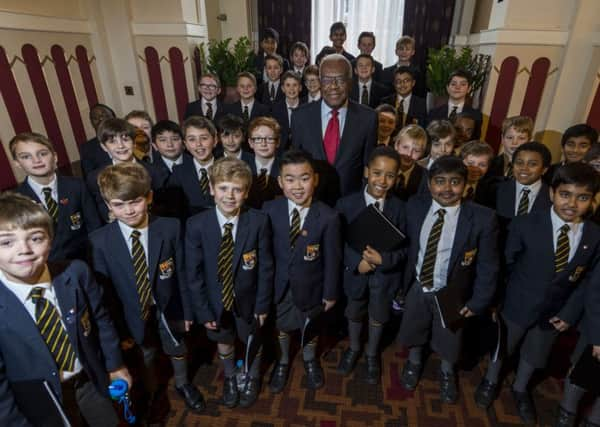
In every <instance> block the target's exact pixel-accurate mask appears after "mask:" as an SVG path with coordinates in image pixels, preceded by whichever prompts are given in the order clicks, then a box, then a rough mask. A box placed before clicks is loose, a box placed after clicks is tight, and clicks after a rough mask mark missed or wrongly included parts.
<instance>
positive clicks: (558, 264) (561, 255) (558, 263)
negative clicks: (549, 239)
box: [554, 224, 571, 273]
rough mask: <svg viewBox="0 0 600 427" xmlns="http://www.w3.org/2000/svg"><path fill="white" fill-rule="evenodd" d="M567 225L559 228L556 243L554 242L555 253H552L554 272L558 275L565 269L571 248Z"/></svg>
mask: <svg viewBox="0 0 600 427" xmlns="http://www.w3.org/2000/svg"><path fill="white" fill-rule="evenodd" d="M570 229H571V227H569V224H565V225H563V226H562V227H560V229H559V230H560V234H559V235H558V241H557V242H556V252H555V253H554V272H555V273H560V272H561V271H563V270H564V269H565V267H566V266H567V264H568V262H569V251H570V250H571V247H570V245H569V234H568V233H569V230H570Z"/></svg>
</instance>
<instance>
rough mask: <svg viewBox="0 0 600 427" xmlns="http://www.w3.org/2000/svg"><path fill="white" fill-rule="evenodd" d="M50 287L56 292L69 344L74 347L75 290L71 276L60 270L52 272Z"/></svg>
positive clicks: (75, 324) (75, 340) (75, 319)
mask: <svg viewBox="0 0 600 427" xmlns="http://www.w3.org/2000/svg"><path fill="white" fill-rule="evenodd" d="M50 273H51V276H52V288H53V289H54V293H55V294H56V299H57V301H58V305H59V307H60V312H61V314H62V319H63V323H64V325H65V327H66V329H67V333H68V335H69V337H70V338H71V339H70V341H71V344H73V347H74V348H75V347H76V346H77V343H78V340H77V312H78V310H77V290H76V288H75V286H73V285H72V284H71V283H70V282H71V277H70V276H69V275H67V274H64V273H63V272H62V271H58V272H56V273H55V272H53V271H52V269H51V270H50Z"/></svg>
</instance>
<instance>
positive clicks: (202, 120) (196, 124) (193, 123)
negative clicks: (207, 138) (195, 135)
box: [181, 116, 217, 138]
mask: <svg viewBox="0 0 600 427" xmlns="http://www.w3.org/2000/svg"><path fill="white" fill-rule="evenodd" d="M189 128H196V129H206V130H207V131H208V133H210V135H211V136H212V137H213V138H216V137H217V128H216V127H215V125H214V123H213V122H212V121H210V120H208V119H207V118H206V117H202V116H190V117H188V118H187V119H185V121H184V122H183V124H182V125H181V131H182V132H183V137H184V138H185V135H186V134H187V130H188V129H189Z"/></svg>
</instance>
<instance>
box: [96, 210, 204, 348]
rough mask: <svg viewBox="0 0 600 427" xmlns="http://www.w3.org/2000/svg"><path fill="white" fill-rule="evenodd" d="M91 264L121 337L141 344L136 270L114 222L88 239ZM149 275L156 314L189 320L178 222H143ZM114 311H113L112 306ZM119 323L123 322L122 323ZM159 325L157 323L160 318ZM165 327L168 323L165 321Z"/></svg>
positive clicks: (116, 223) (117, 223) (181, 240)
mask: <svg viewBox="0 0 600 427" xmlns="http://www.w3.org/2000/svg"><path fill="white" fill-rule="evenodd" d="M90 244H91V246H92V265H93V269H94V273H95V274H96V277H97V278H98V281H99V282H100V283H102V284H103V285H104V288H105V289H108V288H110V290H111V292H110V294H111V295H110V296H112V297H116V300H112V301H110V302H111V308H113V309H114V310H113V316H114V318H115V319H117V318H121V317H122V318H123V319H119V320H120V322H117V324H119V325H123V324H125V325H126V326H127V330H121V331H119V332H120V335H121V337H122V338H125V337H129V336H132V337H133V339H134V340H135V341H136V342H137V343H138V344H142V342H143V341H144V333H145V323H146V322H145V321H144V320H143V318H142V312H141V309H140V304H139V296H138V293H137V290H136V288H135V286H133V285H132V284H135V280H136V279H135V271H134V268H133V262H132V258H131V251H130V250H129V248H128V247H127V242H126V241H125V239H124V237H123V234H122V233H121V229H120V227H119V222H118V221H114V222H112V223H110V224H107V225H105V226H104V227H102V228H101V229H99V230H96V231H95V232H94V233H92V234H91V235H90ZM146 257H147V259H148V275H149V278H150V285H151V286H152V297H153V298H154V301H156V304H157V308H158V311H159V313H162V314H164V315H165V317H166V319H168V320H172V321H178V320H183V319H185V320H192V319H193V316H192V311H191V308H190V298H189V295H188V289H187V286H186V285H185V268H184V255H183V239H182V236H181V223H180V222H179V221H178V220H177V219H175V218H161V217H150V221H149V224H148V253H147V254H146ZM117 307H118V308H119V309H116V308H117ZM123 320H124V323H123ZM161 321H162V320H161ZM165 327H166V328H167V329H169V325H168V324H167V323H165Z"/></svg>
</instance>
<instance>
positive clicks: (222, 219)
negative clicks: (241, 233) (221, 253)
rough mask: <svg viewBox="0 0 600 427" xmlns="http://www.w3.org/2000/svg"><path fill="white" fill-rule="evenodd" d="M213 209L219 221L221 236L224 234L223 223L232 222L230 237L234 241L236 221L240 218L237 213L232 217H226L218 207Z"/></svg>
mask: <svg viewBox="0 0 600 427" xmlns="http://www.w3.org/2000/svg"><path fill="white" fill-rule="evenodd" d="M215 211H216V212H217V221H218V222H219V228H220V229H221V237H222V236H223V235H224V234H225V224H233V228H232V229H231V237H232V238H233V242H234V243H235V235H236V233H237V227H238V222H239V220H240V216H239V214H238V215H236V216H234V217H233V218H227V217H226V216H225V215H223V214H222V213H221V211H220V210H219V208H218V207H216V208H215ZM216 250H217V251H218V250H219V248H216Z"/></svg>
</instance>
